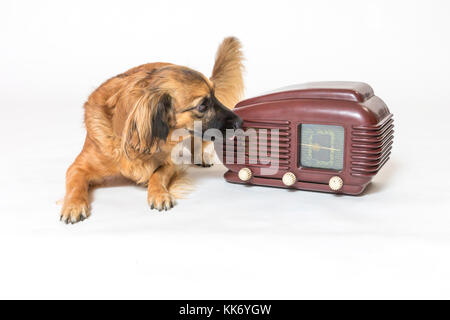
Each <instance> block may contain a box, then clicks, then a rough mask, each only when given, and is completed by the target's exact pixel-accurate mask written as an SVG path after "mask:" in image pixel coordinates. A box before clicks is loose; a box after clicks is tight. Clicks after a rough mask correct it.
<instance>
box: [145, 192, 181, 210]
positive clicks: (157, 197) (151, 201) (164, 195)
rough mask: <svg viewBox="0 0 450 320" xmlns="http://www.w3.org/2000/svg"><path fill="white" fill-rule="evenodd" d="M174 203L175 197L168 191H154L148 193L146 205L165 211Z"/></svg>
mask: <svg viewBox="0 0 450 320" xmlns="http://www.w3.org/2000/svg"><path fill="white" fill-rule="evenodd" d="M175 203H176V201H175V198H174V197H173V196H172V195H171V194H170V193H169V192H155V193H149V195H148V205H149V206H150V208H151V209H156V210H158V211H163V210H166V211H167V210H169V209H172V208H173V206H174V205H175Z"/></svg>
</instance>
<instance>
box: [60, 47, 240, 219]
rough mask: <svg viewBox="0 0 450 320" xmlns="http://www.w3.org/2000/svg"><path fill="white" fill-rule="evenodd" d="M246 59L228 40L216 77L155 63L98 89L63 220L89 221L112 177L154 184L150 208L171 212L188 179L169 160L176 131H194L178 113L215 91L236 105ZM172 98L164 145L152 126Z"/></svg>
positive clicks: (70, 174) (69, 178) (71, 172)
mask: <svg viewBox="0 0 450 320" xmlns="http://www.w3.org/2000/svg"><path fill="white" fill-rule="evenodd" d="M236 50H237V51H238V52H239V53H237V52H236ZM227 55H230V57H227ZM241 58H242V54H241V53H240V44H239V42H238V40H236V39H234V38H227V39H225V40H224V42H223V43H222V45H221V46H220V48H219V51H218V54H217V59H216V65H215V66H214V71H213V75H212V77H211V80H209V79H207V78H206V77H204V76H203V75H201V76H198V73H197V72H195V71H193V70H191V69H189V68H186V67H182V66H176V65H172V64H169V63H150V64H145V65H141V66H138V67H135V68H132V69H130V70H128V71H127V72H125V73H122V74H120V75H118V76H116V77H113V78H111V79H109V80H107V81H106V82H104V83H103V84H102V85H101V86H100V87H99V88H97V89H96V90H95V91H94V92H93V93H92V94H91V95H90V97H89V98H88V101H87V102H86V103H85V105H84V108H85V124H86V130H87V135H86V140H85V143H84V146H83V150H82V151H81V153H80V155H79V156H78V157H77V158H76V159H75V161H74V163H73V164H72V165H71V166H70V168H69V169H68V171H67V174H66V195H65V197H64V203H63V208H62V211H61V220H62V221H64V222H71V223H76V222H78V221H80V220H83V219H85V218H87V217H88V216H89V215H90V211H89V187H90V185H92V184H93V183H96V182H100V181H102V180H103V179H104V178H106V177H111V176H124V177H126V178H128V179H131V180H133V181H135V182H136V183H138V184H143V185H148V202H149V205H150V206H151V207H153V208H156V209H159V210H163V209H166V210H167V209H169V208H171V207H172V206H173V205H174V202H175V196H176V194H179V193H180V192H179V191H180V190H183V187H182V185H183V183H185V182H186V180H185V177H184V175H183V174H182V173H181V172H180V168H178V167H177V166H175V165H174V164H173V163H172V161H171V159H170V155H171V150H172V148H173V147H174V146H175V145H176V142H171V139H170V134H171V132H173V130H175V129H177V128H187V129H192V128H193V117H192V115H191V114H190V113H178V112H181V111H180V110H182V109H184V108H186V107H189V106H195V104H196V103H198V101H199V99H201V98H202V97H204V96H207V95H208V94H210V92H212V91H214V92H216V97H217V98H218V99H219V100H220V99H223V102H222V103H224V104H225V105H227V106H229V107H233V106H234V104H235V103H236V102H237V99H238V98H239V97H240V96H241V94H242V89H243V85H242V75H240V74H239V72H238V71H237V70H242V64H241V61H240V59H241ZM190 74H194V75H195V77H190ZM234 82H236V83H234ZM233 83H234V84H233ZM167 96H170V106H171V108H170V110H168V111H167V112H166V113H164V115H165V118H164V124H167V126H168V128H169V129H170V131H169V138H168V139H167V141H164V140H161V139H158V138H157V137H154V136H153V134H152V132H153V131H152V130H153V128H152V125H151V123H152V119H153V117H155V114H156V113H157V112H158V111H157V110H158V108H159V109H161V101H163V100H164V97H167Z"/></svg>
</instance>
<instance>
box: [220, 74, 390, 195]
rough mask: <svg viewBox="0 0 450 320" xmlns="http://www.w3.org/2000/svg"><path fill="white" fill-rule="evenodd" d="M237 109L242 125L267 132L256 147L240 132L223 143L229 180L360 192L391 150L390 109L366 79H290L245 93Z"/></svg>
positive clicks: (304, 188) (340, 191)
mask: <svg viewBox="0 0 450 320" xmlns="http://www.w3.org/2000/svg"><path fill="white" fill-rule="evenodd" d="M234 111H235V113H236V114H237V115H239V116H240V117H241V118H242V119H243V120H244V123H243V129H244V131H245V132H247V131H248V130H249V129H252V130H253V131H255V132H256V133H259V132H262V131H263V132H264V133H265V134H266V135H265V136H264V137H262V136H259V135H258V136H257V139H256V145H254V146H253V147H252V145H251V144H249V145H250V146H246V147H244V149H242V148H241V149H239V147H238V146H239V142H238V141H237V139H235V141H234V147H235V148H231V149H230V148H228V147H224V150H223V159H228V160H229V159H233V160H234V161H224V164H225V166H226V167H227V168H228V169H229V170H228V172H226V173H225V179H226V180H227V181H229V182H233V183H243V184H252V185H261V186H273V187H284V188H295V189H303V190H313V191H323V192H334V193H343V194H351V195H357V194H360V193H362V192H363V191H364V189H365V188H366V186H367V185H368V184H369V182H370V181H371V179H372V177H373V176H374V175H376V174H377V173H378V172H379V171H380V169H381V168H382V167H383V166H384V164H385V163H386V162H387V161H388V159H389V156H390V154H391V149H392V143H393V133H394V131H393V127H394V125H393V118H392V114H391V113H390V112H389V109H388V108H387V106H386V104H385V103H384V102H383V101H382V100H381V99H380V98H378V97H377V96H375V95H374V92H373V90H372V88H371V87H370V86H369V85H367V84H365V83H359V82H317V83H307V84H303V85H295V86H291V87H286V88H283V89H280V90H277V91H274V92H271V93H269V94H266V95H262V96H259V97H255V98H252V99H248V100H245V101H242V102H240V103H238V104H237V105H236V107H235V109H234ZM272 131H273V132H275V133H271V132H272ZM272 138H273V139H272ZM247 140H248V141H247V142H249V140H250V139H249V138H248V137H247ZM245 141H246V140H245V138H244V142H245ZM252 148H253V149H252ZM255 148H256V149H257V150H255ZM273 149H276V153H275V155H273V154H272V153H271V150H273ZM238 150H241V151H243V160H242V161H240V162H239V161H237V157H238V152H239V151H238ZM259 150H264V151H265V152H266V153H265V154H266V157H261V155H260V154H259V152H258V151H259ZM252 152H253V153H252ZM252 154H253V155H257V156H256V158H255V157H254V158H252ZM269 166H271V167H276V170H274V171H272V172H269V170H266V169H267V168H268V167H269ZM268 172H269V173H268Z"/></svg>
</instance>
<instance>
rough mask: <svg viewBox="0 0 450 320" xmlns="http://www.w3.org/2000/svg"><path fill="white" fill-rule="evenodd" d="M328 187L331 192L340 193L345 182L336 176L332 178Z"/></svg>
mask: <svg viewBox="0 0 450 320" xmlns="http://www.w3.org/2000/svg"><path fill="white" fill-rule="evenodd" d="M328 185H329V186H330V189H331V190H333V191H339V190H341V188H342V187H343V185H344V180H342V178H341V177H338V176H334V177H331V179H330V181H329V182H328Z"/></svg>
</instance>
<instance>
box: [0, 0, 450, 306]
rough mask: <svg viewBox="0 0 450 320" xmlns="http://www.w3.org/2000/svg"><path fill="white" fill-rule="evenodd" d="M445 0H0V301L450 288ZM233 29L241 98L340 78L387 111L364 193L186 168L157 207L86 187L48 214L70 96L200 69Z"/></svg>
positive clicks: (77, 119) (449, 52)
mask: <svg viewBox="0 0 450 320" xmlns="http://www.w3.org/2000/svg"><path fill="white" fill-rule="evenodd" d="M449 17H450V5H449V2H448V1H430V0H428V1H411V0H410V1H393V0H388V1H380V0H376V1H360V0H359V1H358V0H355V1H280V0H279V1H274V2H264V1H257V2H256V1H230V0H227V1H221V2H212V1H179V2H173V1H149V0H147V1H142V2H138V1H86V2H83V1H73V2H64V1H5V0H3V1H2V2H1V4H0V70H1V74H0V82H1V83H0V106H1V114H0V137H1V145H0V146H1V157H0V166H1V169H2V171H1V173H0V218H1V221H0V298H237V299H239V298H256V299H258V298H268V299H270V298H450V255H449V254H450V210H449V209H450V205H449V204H450V202H449V196H450V194H449V190H450V188H449V187H450V186H449V181H450V180H449V179H450V177H449V173H448V171H449V169H448V167H449V164H448V163H449V155H450V152H449V147H450V143H449V140H448V139H449V138H448V137H449V136H448V131H449V129H448V125H449V116H450V113H449V101H450V86H449V81H450V59H449V58H450V45H449V39H450V35H449V33H450V18H449ZM228 35H234V36H237V37H239V38H240V39H241V41H242V42H243V45H244V51H245V55H246V58H247V61H246V67H247V73H246V88H247V90H246V97H250V96H254V95H257V94H259V93H261V92H264V91H267V90H270V89H274V88H277V87H280V86H284V85H289V84H294V83H301V82H309V81H318V80H353V81H364V82H367V83H369V84H371V85H372V87H373V88H374V89H375V92H376V94H377V95H378V96H380V97H381V98H382V99H383V100H385V102H386V103H387V104H388V106H389V107H390V109H391V111H392V112H393V113H394V115H395V121H396V134H395V142H394V149H393V156H392V159H391V160H390V162H388V164H387V165H386V167H384V168H383V170H382V171H381V173H380V174H379V175H378V176H376V177H375V179H374V181H373V184H372V185H371V186H370V188H369V189H368V191H367V192H366V193H365V194H364V195H363V196H361V197H349V196H340V197H338V196H333V195H330V194H322V193H314V192H305V191H297V192H289V191H286V190H282V189H272V188H261V187H250V188H248V187H243V186H240V185H232V184H228V183H226V182H225V181H224V180H223V178H222V174H223V173H224V172H225V169H224V168H223V167H220V166H215V167H214V168H211V169H197V168H195V169H192V170H191V171H190V176H191V178H192V179H193V181H194V184H195V188H196V189H195V191H194V192H193V193H191V194H190V195H189V196H188V198H187V199H185V200H181V201H179V205H178V206H177V207H176V208H174V209H173V210H172V211H170V212H169V213H164V214H159V213H155V212H151V211H150V209H149V208H148V206H147V203H146V189H145V188H142V187H137V186H133V185H132V184H127V183H119V184H115V185H113V186H109V187H108V188H100V189H96V190H95V191H94V196H93V198H94V202H93V205H92V208H93V213H92V217H91V218H90V219H89V220H87V221H85V222H83V223H81V224H78V225H75V226H66V225H63V224H62V223H60V222H59V220H58V219H59V210H60V207H59V206H58V205H57V204H56V201H57V200H58V199H60V198H62V197H63V195H64V176H65V171H66V169H67V167H68V166H69V165H70V163H71V162H72V161H73V160H74V158H75V156H76V155H77V153H78V152H79V151H80V150H81V147H82V143H83V140H84V135H85V131H84V127H83V124H82V104H83V103H84V101H85V100H86V98H87V96H88V95H89V93H90V92H91V91H92V90H93V89H95V88H96V87H97V86H98V85H99V84H100V83H101V82H102V81H104V80H106V79H107V78H109V77H110V76H114V75H116V74H118V73H121V72H123V71H125V70H127V69H128V68H130V67H133V66H136V65H139V64H142V63H145V62H155V61H168V62H173V63H177V64H182V65H187V66H189V67H192V68H194V69H197V70H199V71H201V72H203V73H205V74H206V75H209V74H210V71H211V69H212V64H213V60H214V59H213V58H214V54H215V51H216V48H217V46H218V44H219V43H220V42H221V40H222V39H223V38H224V37H225V36H228Z"/></svg>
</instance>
